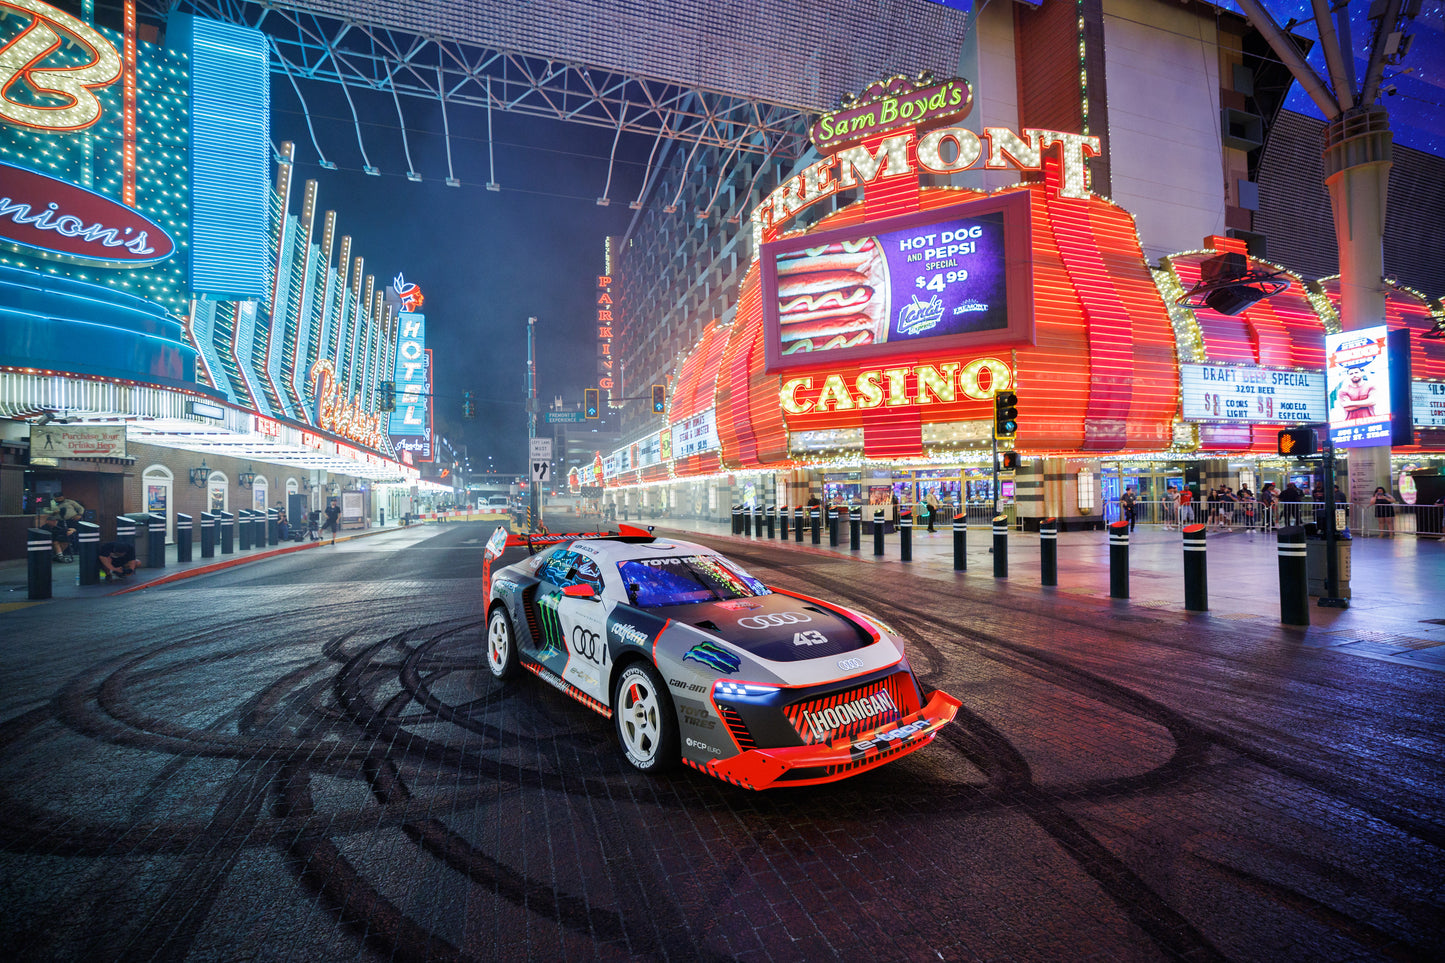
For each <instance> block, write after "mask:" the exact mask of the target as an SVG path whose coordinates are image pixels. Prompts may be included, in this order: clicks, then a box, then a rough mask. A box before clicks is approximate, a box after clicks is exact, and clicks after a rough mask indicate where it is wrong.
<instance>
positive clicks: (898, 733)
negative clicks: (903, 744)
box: [853, 719, 928, 752]
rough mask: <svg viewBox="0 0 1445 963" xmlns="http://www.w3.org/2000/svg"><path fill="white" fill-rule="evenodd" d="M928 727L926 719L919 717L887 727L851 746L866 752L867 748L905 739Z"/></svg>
mask: <svg viewBox="0 0 1445 963" xmlns="http://www.w3.org/2000/svg"><path fill="white" fill-rule="evenodd" d="M927 728H928V720H926V719H919V720H918V721H917V722H912V723H909V724H908V725H906V726H899V727H898V728H897V729H889V730H888V731H887V732H880V733H878V734H877V735H875V736H874V737H873V738H872V739H865V740H863V741H861V742H855V743H853V748H854V749H856V750H857V751H858V752H867V751H868V750H869V749H874V748H877V747H878V746H880V745H884V746H886V745H888V744H889V743H890V742H897V741H898V740H900V739H907V738H908V737H909V736H912V735H913V734H915V733H918V732H922V731H923V730H924V729H927Z"/></svg>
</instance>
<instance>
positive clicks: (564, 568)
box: [537, 549, 577, 588]
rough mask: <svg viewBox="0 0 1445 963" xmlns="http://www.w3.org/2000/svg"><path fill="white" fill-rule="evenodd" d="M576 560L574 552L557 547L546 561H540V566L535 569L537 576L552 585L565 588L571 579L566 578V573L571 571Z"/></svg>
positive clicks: (570, 582)
mask: <svg viewBox="0 0 1445 963" xmlns="http://www.w3.org/2000/svg"><path fill="white" fill-rule="evenodd" d="M576 560H577V553H576V552H569V551H567V550H566V549H558V550H557V551H555V552H553V553H552V555H551V557H550V558H548V559H547V561H546V562H544V563H542V567H541V568H540V569H538V570H537V577H538V578H540V579H542V580H543V581H545V582H551V583H552V584H553V585H557V586H560V587H563V588H565V587H566V586H568V585H571V584H572V580H571V579H570V578H568V573H569V572H571V571H572V568H573V566H574V565H575V564H576Z"/></svg>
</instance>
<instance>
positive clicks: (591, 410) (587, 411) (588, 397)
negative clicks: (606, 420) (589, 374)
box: [582, 388, 602, 418]
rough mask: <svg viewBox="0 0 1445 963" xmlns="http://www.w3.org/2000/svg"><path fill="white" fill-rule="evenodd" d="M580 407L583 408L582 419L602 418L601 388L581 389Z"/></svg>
mask: <svg viewBox="0 0 1445 963" xmlns="http://www.w3.org/2000/svg"><path fill="white" fill-rule="evenodd" d="M582 407H583V412H582V414H583V417H585V418H601V417H602V389H601V388H586V389H583V391H582Z"/></svg>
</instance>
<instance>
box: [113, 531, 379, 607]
mask: <svg viewBox="0 0 1445 963" xmlns="http://www.w3.org/2000/svg"><path fill="white" fill-rule="evenodd" d="M403 530H404V529H402V528H394V529H393V528H383V529H379V530H377V531H374V532H365V533H363V534H360V535H345V536H342V537H340V538H334V539H331V540H329V541H328V540H324V539H323V540H322V541H319V542H303V543H302V544H300V545H288V546H286V547H285V548H278V549H276V550H275V551H271V552H258V553H255V554H251V555H242V556H239V557H237V558H228V559H226V560H225V561H223V562H213V563H211V564H210V565H202V566H201V567H199V568H188V569H186V570H185V571H183V572H173V573H171V574H170V575H162V576H161V577H160V578H155V579H151V580H150V581H149V582H142V583H141V584H139V585H131V586H128V587H127V588H123V589H121V590H120V591H118V592H107V593H105V594H106V595H107V596H111V595H127V594H129V593H131V592H139V591H141V590H142V589H148V588H150V587H151V586H153V585H165V584H166V583H167V582H179V581H180V580H181V579H185V578H193V577H195V576H197V575H206V574H208V573H210V572H219V571H221V570H222V569H226V568H235V567H236V566H237V565H245V564H246V563H247V562H259V561H260V560H261V559H263V558H275V557H276V556H277V555H288V554H290V553H291V552H300V551H304V550H305V549H308V548H319V547H321V546H322V545H334V544H336V543H337V542H349V541H351V540H353V539H357V538H366V537H367V536H369V535H382V534H385V533H386V532H392V531H395V532H400V531H403Z"/></svg>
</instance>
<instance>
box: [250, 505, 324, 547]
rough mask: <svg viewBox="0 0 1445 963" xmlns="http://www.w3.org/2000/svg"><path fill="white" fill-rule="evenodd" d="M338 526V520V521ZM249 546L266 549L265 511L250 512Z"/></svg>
mask: <svg viewBox="0 0 1445 963" xmlns="http://www.w3.org/2000/svg"><path fill="white" fill-rule="evenodd" d="M338 524H339V520H338ZM251 544H252V545H253V546H255V547H256V548H265V547H266V511H265V509H260V508H258V509H255V510H254V511H252V512H251Z"/></svg>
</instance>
